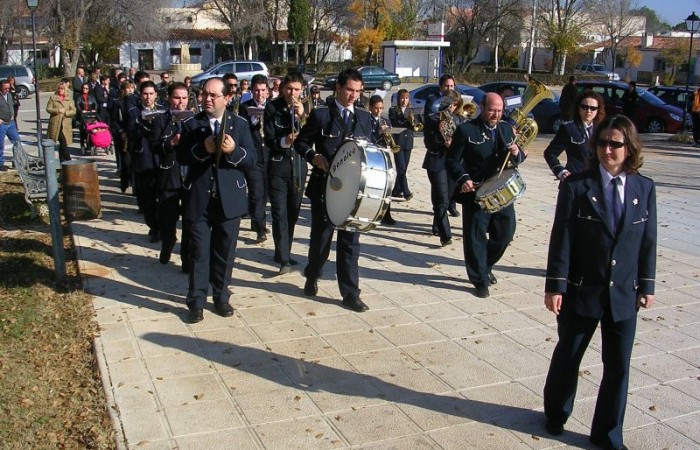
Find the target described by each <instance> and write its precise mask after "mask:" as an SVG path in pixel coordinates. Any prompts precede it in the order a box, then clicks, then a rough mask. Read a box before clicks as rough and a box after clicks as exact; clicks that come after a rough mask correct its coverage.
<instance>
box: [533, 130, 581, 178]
mask: <svg viewBox="0 0 700 450" xmlns="http://www.w3.org/2000/svg"><path fill="white" fill-rule="evenodd" d="M592 133H593V130H591V135H592ZM562 152H566V167H565V166H563V165H562V163H561V162H559V155H561V154H562ZM592 157H593V151H592V150H591V147H590V143H589V141H588V136H587V135H586V126H585V125H584V124H583V122H580V121H577V120H576V121H570V122H564V123H563V124H562V125H561V126H560V127H559V131H557V134H556V136H554V139H552V142H550V144H549V145H548V146H547V148H546V149H545V151H544V159H545V161H547V165H548V166H549V168H550V169H552V173H554V176H558V175H559V173H560V172H561V171H562V170H564V169H566V170H568V171H569V172H571V173H572V174H573V173H579V172H583V171H584V169H585V168H586V161H587V160H589V159H591V158H592Z"/></svg>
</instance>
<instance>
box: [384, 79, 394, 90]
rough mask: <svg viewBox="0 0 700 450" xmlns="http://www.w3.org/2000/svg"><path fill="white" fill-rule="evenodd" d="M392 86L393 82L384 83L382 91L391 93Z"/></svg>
mask: <svg viewBox="0 0 700 450" xmlns="http://www.w3.org/2000/svg"><path fill="white" fill-rule="evenodd" d="M392 86H393V84H391V81H389V80H386V81H382V91H390V90H391V87H392Z"/></svg>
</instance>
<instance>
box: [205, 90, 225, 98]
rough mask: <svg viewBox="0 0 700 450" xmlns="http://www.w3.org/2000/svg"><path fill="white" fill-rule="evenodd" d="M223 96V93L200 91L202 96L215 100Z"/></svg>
mask: <svg viewBox="0 0 700 450" xmlns="http://www.w3.org/2000/svg"><path fill="white" fill-rule="evenodd" d="M223 96H224V94H210V93H208V92H203V93H202V98H210V99H212V100H216V99H217V98H221V97H223Z"/></svg>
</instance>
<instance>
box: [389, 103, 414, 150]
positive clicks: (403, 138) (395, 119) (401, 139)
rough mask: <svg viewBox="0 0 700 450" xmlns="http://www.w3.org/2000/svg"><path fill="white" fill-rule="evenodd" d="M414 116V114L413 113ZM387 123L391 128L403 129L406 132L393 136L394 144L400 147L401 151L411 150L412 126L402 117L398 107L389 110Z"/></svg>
mask: <svg viewBox="0 0 700 450" xmlns="http://www.w3.org/2000/svg"><path fill="white" fill-rule="evenodd" d="M414 114H415V112H414ZM389 121H390V122H391V126H392V127H397V128H405V129H406V130H404V131H402V132H400V133H395V134H394V142H396V144H397V145H400V146H401V149H402V150H412V149H413V124H412V123H411V122H410V121H409V120H408V119H407V118H406V116H404V115H403V112H401V107H399V106H398V105H396V106H392V107H391V108H389Z"/></svg>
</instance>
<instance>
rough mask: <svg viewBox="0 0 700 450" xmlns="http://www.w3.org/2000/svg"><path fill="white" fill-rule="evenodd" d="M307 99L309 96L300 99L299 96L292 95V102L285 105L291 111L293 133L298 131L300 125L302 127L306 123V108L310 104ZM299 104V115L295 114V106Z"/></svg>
mask: <svg viewBox="0 0 700 450" xmlns="http://www.w3.org/2000/svg"><path fill="white" fill-rule="evenodd" d="M307 99H308V100H307ZM309 100H310V97H306V98H305V99H300V98H299V97H292V103H290V104H289V105H287V107H288V108H289V110H290V111H291V112H292V131H293V132H294V133H297V132H298V131H300V129H301V127H303V126H304V124H306V117H307V108H308V107H309V106H310V103H309ZM299 105H301V107H302V111H303V112H302V113H301V115H298V114H297V107H298V106H299ZM297 116H298V117H297ZM297 124H298V125H297Z"/></svg>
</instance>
